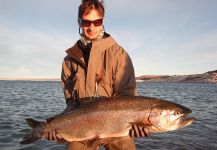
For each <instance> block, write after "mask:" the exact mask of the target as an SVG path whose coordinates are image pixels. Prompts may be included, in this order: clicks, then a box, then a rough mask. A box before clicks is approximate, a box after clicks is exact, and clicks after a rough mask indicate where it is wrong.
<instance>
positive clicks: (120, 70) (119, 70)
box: [113, 49, 137, 96]
mask: <svg viewBox="0 0 217 150" xmlns="http://www.w3.org/2000/svg"><path fill="white" fill-rule="evenodd" d="M118 55H119V56H118V57H117V60H116V62H115V64H116V65H115V77H114V84H113V86H114V87H113V96H130V95H131V96H135V95H137V90H136V79H135V73H134V68H133V64H132V61H131V59H130V57H129V55H128V54H127V53H126V52H125V51H124V50H123V49H122V50H121V53H120V54H118Z"/></svg>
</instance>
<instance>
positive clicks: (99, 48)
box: [66, 35, 115, 68]
mask: <svg viewBox="0 0 217 150" xmlns="http://www.w3.org/2000/svg"><path fill="white" fill-rule="evenodd" d="M114 44H115V41H114V39H113V38H112V37H111V36H110V35H108V36H107V37H105V38H102V39H98V40H95V41H93V42H92V47H91V53H92V52H93V51H95V53H96V52H97V53H102V52H104V51H105V50H106V49H108V48H109V47H111V46H112V45H114ZM66 53H67V54H68V55H69V56H70V57H71V58H73V59H75V60H76V61H77V62H78V63H80V64H81V65H82V66H83V67H85V68H86V65H85V61H84V57H83V52H82V50H81V49H80V47H79V46H78V42H76V44H75V45H74V46H72V47H71V48H69V49H67V50H66Z"/></svg>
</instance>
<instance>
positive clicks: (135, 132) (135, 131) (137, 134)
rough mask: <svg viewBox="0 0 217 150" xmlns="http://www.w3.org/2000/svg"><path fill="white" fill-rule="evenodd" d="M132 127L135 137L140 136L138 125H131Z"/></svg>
mask: <svg viewBox="0 0 217 150" xmlns="http://www.w3.org/2000/svg"><path fill="white" fill-rule="evenodd" d="M132 129H133V130H134V134H135V137H140V135H139V130H138V127H137V126H136V125H133V127H132Z"/></svg>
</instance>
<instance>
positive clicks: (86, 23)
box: [80, 19, 103, 27]
mask: <svg viewBox="0 0 217 150" xmlns="http://www.w3.org/2000/svg"><path fill="white" fill-rule="evenodd" d="M102 22H103V19H97V20H93V21H90V20H84V19H80V24H81V25H82V26H83V27H89V26H90V25H91V23H93V24H94V26H95V27H98V26H101V25H102Z"/></svg>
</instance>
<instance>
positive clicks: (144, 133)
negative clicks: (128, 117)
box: [129, 125, 150, 138]
mask: <svg viewBox="0 0 217 150" xmlns="http://www.w3.org/2000/svg"><path fill="white" fill-rule="evenodd" d="M129 135H130V136H131V137H132V138H134V137H148V136H150V132H149V130H148V129H147V128H145V127H143V126H137V125H132V129H130V131H129Z"/></svg>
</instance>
